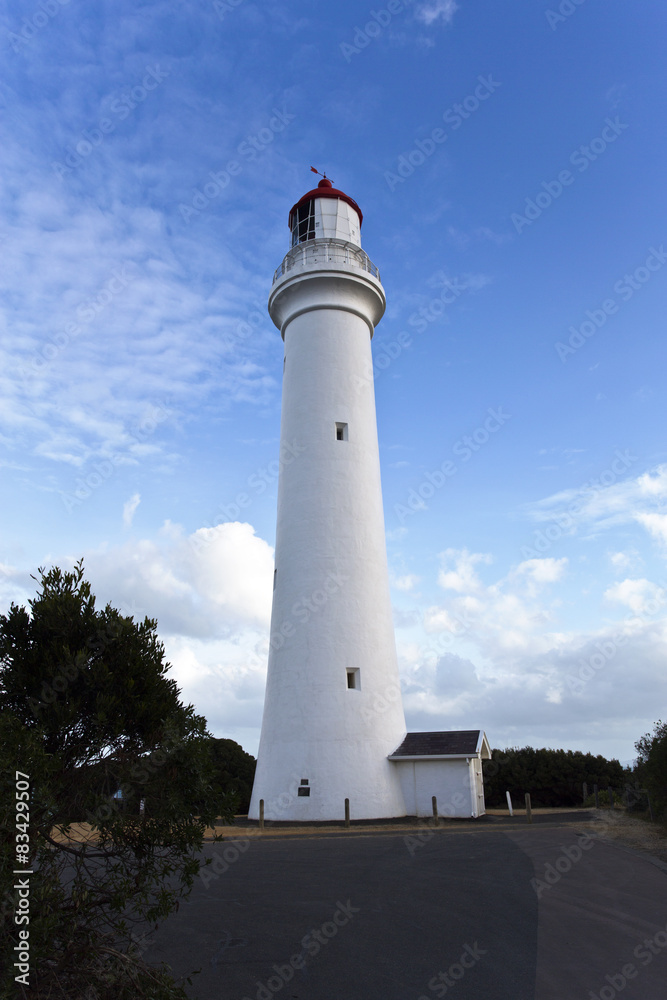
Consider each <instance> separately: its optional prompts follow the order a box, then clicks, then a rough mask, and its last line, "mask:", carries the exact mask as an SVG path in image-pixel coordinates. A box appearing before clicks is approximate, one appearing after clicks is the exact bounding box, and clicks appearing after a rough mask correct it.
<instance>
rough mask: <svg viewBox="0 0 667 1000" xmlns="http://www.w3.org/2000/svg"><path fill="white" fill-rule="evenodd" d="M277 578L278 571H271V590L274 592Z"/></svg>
mask: <svg viewBox="0 0 667 1000" xmlns="http://www.w3.org/2000/svg"><path fill="white" fill-rule="evenodd" d="M277 576H278V570H277V569H274V571H273V589H274V590H275V589H276V577H277Z"/></svg>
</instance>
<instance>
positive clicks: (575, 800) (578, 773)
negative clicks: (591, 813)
mask: <svg viewBox="0 0 667 1000" xmlns="http://www.w3.org/2000/svg"><path fill="white" fill-rule="evenodd" d="M483 769H484V797H485V800H486V804H487V806H489V807H494V806H504V805H505V803H506V801H507V800H506V797H505V792H506V791H509V793H510V795H511V796H512V800H513V801H514V802H515V803H523V800H524V795H525V793H526V792H530V795H531V801H532V804H533V805H534V806H545V807H550V806H579V805H581V804H582V789H583V784H584V782H586V783H587V784H588V788H589V791H592V789H593V785H597V786H598V787H599V788H600V789H603V788H604V789H606V788H607V787H608V786H611V787H612V788H614V789H621V788H622V787H623V785H624V782H625V780H626V777H627V776H626V774H625V771H624V770H623V767H622V766H621V764H620V763H619V762H618V761H617V760H607V759H606V758H605V757H601V756H597V757H596V756H594V755H593V754H590V753H581V752H579V751H573V750H548V749H546V748H543V749H540V750H535V749H533V747H522V748H519V747H511V748H509V749H506V750H493V751H492V759H491V760H490V761H484V764H483Z"/></svg>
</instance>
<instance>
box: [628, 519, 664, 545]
mask: <svg viewBox="0 0 667 1000" xmlns="http://www.w3.org/2000/svg"><path fill="white" fill-rule="evenodd" d="M635 518H636V520H637V521H638V522H639V524H641V525H642V527H644V528H646V530H647V531H648V533H649V534H650V535H652V536H653V538H657V539H658V541H659V542H661V543H662V544H663V545H667V514H636V515H635Z"/></svg>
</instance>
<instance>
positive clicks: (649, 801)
mask: <svg viewBox="0 0 667 1000" xmlns="http://www.w3.org/2000/svg"><path fill="white" fill-rule="evenodd" d="M645 792H646V801H647V802H648V811H649V816H650V817H651V822H652V823H655V818H654V816H653V806H652V805H651V796H650V795H649V793H648V789H645Z"/></svg>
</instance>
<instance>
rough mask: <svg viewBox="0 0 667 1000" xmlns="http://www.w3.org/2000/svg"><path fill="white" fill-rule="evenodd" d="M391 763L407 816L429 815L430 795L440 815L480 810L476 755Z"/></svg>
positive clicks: (464, 815) (474, 813) (472, 813)
mask: <svg viewBox="0 0 667 1000" xmlns="http://www.w3.org/2000/svg"><path fill="white" fill-rule="evenodd" d="M393 764H394V766H395V767H397V768H398V773H399V776H400V780H401V787H402V789H403V798H404V799H405V810H406V813H407V814H408V816H432V815H433V802H432V800H433V796H434V795H435V796H436V798H437V800H438V815H440V816H458V817H461V818H466V819H470V817H477V816H481V815H483V814H484V789H483V785H482V779H481V770H482V768H481V761H480V760H479V759H478V758H476V757H471V758H469V759H468V760H466V759H465V758H464V759H454V760H402V761H397V760H394V761H393ZM478 772H479V774H478Z"/></svg>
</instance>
